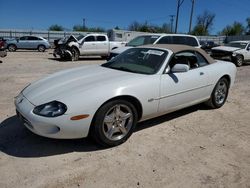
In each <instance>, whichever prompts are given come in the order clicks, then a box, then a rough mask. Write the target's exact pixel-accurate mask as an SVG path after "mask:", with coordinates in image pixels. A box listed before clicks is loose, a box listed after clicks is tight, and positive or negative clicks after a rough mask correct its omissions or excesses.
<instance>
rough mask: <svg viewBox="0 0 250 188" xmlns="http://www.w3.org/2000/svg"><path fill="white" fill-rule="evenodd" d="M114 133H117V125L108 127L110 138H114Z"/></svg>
mask: <svg viewBox="0 0 250 188" xmlns="http://www.w3.org/2000/svg"><path fill="white" fill-rule="evenodd" d="M114 133H115V127H113V126H111V127H110V128H109V129H108V132H107V136H108V138H110V139H112V136H113V134H114Z"/></svg>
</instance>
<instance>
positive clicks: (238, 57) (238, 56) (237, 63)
mask: <svg viewBox="0 0 250 188" xmlns="http://www.w3.org/2000/svg"><path fill="white" fill-rule="evenodd" d="M239 60H241V63H239ZM235 65H236V66H237V67H240V66H242V65H243V57H242V56H241V55H237V56H236V58H235Z"/></svg>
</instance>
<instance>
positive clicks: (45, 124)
mask: <svg viewBox="0 0 250 188" xmlns="http://www.w3.org/2000/svg"><path fill="white" fill-rule="evenodd" d="M235 74H236V67H235V65H234V64H232V63H228V62H224V61H215V60H213V59H212V58H211V57H210V56H208V55H207V54H206V53H205V52H204V51H203V50H201V49H197V48H193V47H189V46H181V45H151V46H143V47H137V48H131V49H129V50H127V51H125V52H123V53H122V54H120V55H119V56H117V57H115V58H113V59H112V60H110V61H108V62H107V63H104V64H102V65H92V66H83V67H79V68H74V69H70V70H65V71H61V72H58V73H55V74H52V75H50V76H49V77H46V78H44V79H41V80H39V81H36V82H34V83H32V84H30V85H28V86H27V87H26V88H24V89H23V90H22V91H21V93H20V94H19V95H18V96H17V97H16V98H15V105H16V110H17V115H18V117H19V118H20V119H21V120H22V122H23V123H24V125H25V126H26V127H27V128H28V129H29V130H30V131H32V132H34V133H35V134H38V135H41V136H45V137H50V138H61V139H66V138H68V139H72V138H83V137H87V136H88V135H91V136H92V137H93V138H94V139H95V140H96V141H97V142H98V143H100V144H102V145H105V146H115V145H119V144H121V143H123V142H125V141H126V140H127V139H128V138H129V137H130V136H131V134H132V133H133V130H134V128H135V126H136V124H137V122H138V121H144V120H147V119H150V118H153V117H156V116H160V115H163V114H166V113H169V112H173V111H175V110H178V109H182V108H185V107H188V106H191V105H194V104H197V103H202V102H205V103H206V104H208V105H209V106H210V107H212V108H219V107H221V106H222V105H223V104H224V103H225V101H226V99H227V95H228V90H229V88H230V87H231V86H232V85H233V83H234V80H235Z"/></svg>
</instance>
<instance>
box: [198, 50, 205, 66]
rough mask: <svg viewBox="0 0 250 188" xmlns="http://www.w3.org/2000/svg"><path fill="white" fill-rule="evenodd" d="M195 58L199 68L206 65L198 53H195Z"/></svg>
mask: <svg viewBox="0 0 250 188" xmlns="http://www.w3.org/2000/svg"><path fill="white" fill-rule="evenodd" d="M196 57H197V60H198V62H197V63H198V64H199V67H203V66H205V65H208V62H207V60H206V59H205V58H204V57H203V56H202V55H201V54H200V53H198V52H196Z"/></svg>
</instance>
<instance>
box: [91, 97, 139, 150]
mask: <svg viewBox="0 0 250 188" xmlns="http://www.w3.org/2000/svg"><path fill="white" fill-rule="evenodd" d="M137 119H138V115H137V111H136V109H135V107H134V105H132V104H131V103H130V102H128V101H125V100H113V101H110V102H108V103H106V104H104V105H103V106H102V107H101V108H100V109H99V110H98V111H97V112H96V115H95V117H94V120H93V122H92V125H91V126H92V127H91V130H90V134H91V136H92V138H94V140H95V141H96V142H97V143H98V144H101V145H103V146H106V147H107V146H109V147H110V146H111V147H112V146H117V145H120V144H122V143H124V142H125V141H126V140H127V139H128V138H129V137H130V136H131V135H132V133H133V131H134V128H135V125H136V123H137Z"/></svg>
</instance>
